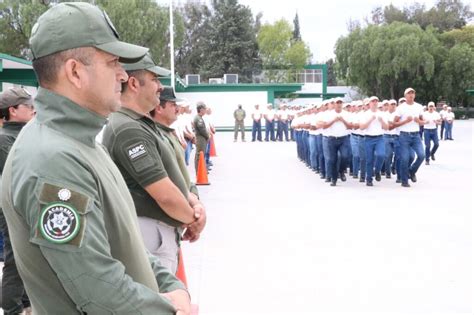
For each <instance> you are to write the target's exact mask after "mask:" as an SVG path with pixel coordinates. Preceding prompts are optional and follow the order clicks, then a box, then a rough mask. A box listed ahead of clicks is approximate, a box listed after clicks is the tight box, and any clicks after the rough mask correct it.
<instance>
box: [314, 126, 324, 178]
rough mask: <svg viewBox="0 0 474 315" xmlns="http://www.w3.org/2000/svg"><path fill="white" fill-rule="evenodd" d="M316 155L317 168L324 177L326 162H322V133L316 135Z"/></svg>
mask: <svg viewBox="0 0 474 315" xmlns="http://www.w3.org/2000/svg"><path fill="white" fill-rule="evenodd" d="M316 155H317V161H318V170H319V172H320V173H321V175H322V176H323V177H326V166H325V165H326V164H325V162H324V154H323V135H317V136H316Z"/></svg>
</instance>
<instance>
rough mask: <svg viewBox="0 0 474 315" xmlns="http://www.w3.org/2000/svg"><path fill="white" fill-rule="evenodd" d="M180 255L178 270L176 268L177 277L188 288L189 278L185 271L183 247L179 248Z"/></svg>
mask: <svg viewBox="0 0 474 315" xmlns="http://www.w3.org/2000/svg"><path fill="white" fill-rule="evenodd" d="M178 255H179V257H178V270H176V278H178V279H179V280H181V282H182V283H184V286H185V287H186V288H187V287H188V280H187V279H186V271H184V261H183V251H182V250H181V248H180V249H179V252H178Z"/></svg>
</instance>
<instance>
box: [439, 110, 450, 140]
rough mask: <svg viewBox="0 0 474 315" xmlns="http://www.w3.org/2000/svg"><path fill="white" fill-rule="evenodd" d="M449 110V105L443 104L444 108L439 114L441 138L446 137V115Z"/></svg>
mask: <svg viewBox="0 0 474 315" xmlns="http://www.w3.org/2000/svg"><path fill="white" fill-rule="evenodd" d="M447 112H448V105H446V104H444V105H443V109H442V110H441V111H440V112H439V115H440V116H441V120H442V121H441V132H440V135H439V137H440V139H441V140H443V139H445V137H443V136H445V134H444V131H445V130H446V121H445V116H446V113H447Z"/></svg>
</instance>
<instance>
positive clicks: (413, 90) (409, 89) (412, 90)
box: [403, 87, 416, 95]
mask: <svg viewBox="0 0 474 315" xmlns="http://www.w3.org/2000/svg"><path fill="white" fill-rule="evenodd" d="M410 92H414V93H416V91H415V89H413V88H411V87H409V88H407V89H406V90H405V93H403V95H407V94H408V93H410Z"/></svg>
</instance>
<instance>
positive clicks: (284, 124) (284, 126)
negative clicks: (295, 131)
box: [277, 104, 289, 141]
mask: <svg viewBox="0 0 474 315" xmlns="http://www.w3.org/2000/svg"><path fill="white" fill-rule="evenodd" d="M277 115H278V121H279V131H278V132H277V134H278V141H283V135H284V136H285V141H289V140H288V111H287V107H286V104H281V105H280V110H279V111H278V114H277Z"/></svg>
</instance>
